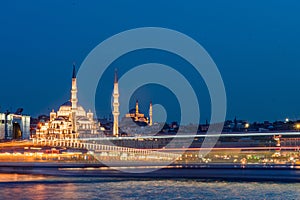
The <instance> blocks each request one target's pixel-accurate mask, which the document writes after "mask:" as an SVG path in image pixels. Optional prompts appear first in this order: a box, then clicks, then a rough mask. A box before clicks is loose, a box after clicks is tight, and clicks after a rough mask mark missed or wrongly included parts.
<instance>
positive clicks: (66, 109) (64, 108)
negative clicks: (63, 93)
mask: <svg viewBox="0 0 300 200" xmlns="http://www.w3.org/2000/svg"><path fill="white" fill-rule="evenodd" d="M71 111H72V102H71V101H67V102H65V103H63V104H62V105H61V106H60V107H59V110H58V112H57V115H58V116H69V115H70V112H71ZM76 116H78V117H85V116H86V112H85V110H84V109H83V107H82V106H80V105H77V112H76Z"/></svg>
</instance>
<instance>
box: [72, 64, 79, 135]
mask: <svg viewBox="0 0 300 200" xmlns="http://www.w3.org/2000/svg"><path fill="white" fill-rule="evenodd" d="M77 102H78V99H77V80H76V69H75V64H73V75H72V89H71V103H72V108H71V120H72V133H77V124H76V112H77Z"/></svg>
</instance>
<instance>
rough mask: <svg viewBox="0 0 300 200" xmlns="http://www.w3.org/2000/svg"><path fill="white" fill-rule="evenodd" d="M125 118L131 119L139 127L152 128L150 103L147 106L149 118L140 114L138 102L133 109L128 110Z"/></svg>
mask: <svg viewBox="0 0 300 200" xmlns="http://www.w3.org/2000/svg"><path fill="white" fill-rule="evenodd" d="M125 118H131V119H132V120H133V121H134V122H136V123H138V124H141V125H142V124H144V125H148V126H152V102H150V106H149V118H148V117H145V115H144V114H143V113H140V110H139V102H138V101H136V103H135V109H132V110H130V111H129V113H127V114H126V115H125Z"/></svg>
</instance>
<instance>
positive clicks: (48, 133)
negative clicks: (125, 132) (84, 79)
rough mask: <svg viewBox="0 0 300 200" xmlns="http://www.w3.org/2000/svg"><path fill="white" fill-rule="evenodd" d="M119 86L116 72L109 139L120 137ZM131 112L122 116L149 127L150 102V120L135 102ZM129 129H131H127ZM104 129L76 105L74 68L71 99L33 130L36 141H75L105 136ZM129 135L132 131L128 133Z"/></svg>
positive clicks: (150, 120)
mask: <svg viewBox="0 0 300 200" xmlns="http://www.w3.org/2000/svg"><path fill="white" fill-rule="evenodd" d="M119 106H120V104H119V86H118V75H117V71H115V76H114V90H113V112H112V114H113V117H114V118H113V120H114V121H113V127H112V136H114V137H119V136H120V134H119V115H120V112H119ZM133 110H134V112H129V113H128V114H126V115H125V118H126V119H130V118H131V119H132V120H133V121H134V122H136V123H137V124H138V125H142V126H149V127H150V126H152V103H150V109H149V118H148V117H145V115H144V114H142V113H140V112H139V107H138V101H137V102H136V108H135V109H133ZM129 128H130V127H129ZM103 131H104V128H103V127H101V125H100V123H99V122H98V121H97V120H95V119H94V114H93V113H92V112H91V111H90V110H89V111H88V112H86V111H85V110H84V108H83V107H82V106H80V105H79V104H78V98H77V78H76V69H75V66H74V65H73V75H72V88H71V99H70V100H69V101H67V102H65V103H64V104H62V105H61V106H60V107H59V109H58V111H57V112H55V111H54V110H52V111H51V112H50V119H49V120H48V121H45V122H39V123H38V125H37V129H36V137H37V138H45V139H46V138H47V139H55V138H56V139H75V138H78V137H79V138H85V137H100V136H104V133H103ZM130 132H131V131H130Z"/></svg>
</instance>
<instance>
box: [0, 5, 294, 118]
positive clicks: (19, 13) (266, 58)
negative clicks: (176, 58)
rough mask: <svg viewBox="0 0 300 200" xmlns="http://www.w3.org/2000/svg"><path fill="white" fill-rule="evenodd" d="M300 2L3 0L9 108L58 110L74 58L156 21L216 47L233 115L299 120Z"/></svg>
mask: <svg viewBox="0 0 300 200" xmlns="http://www.w3.org/2000/svg"><path fill="white" fill-rule="evenodd" d="M299 10H300V3H299V2H298V1H279V0H274V1H238V0H236V1H221V0H220V1H215V0H212V1H155V0H154V1H149V2H142V1H105V2H104V1H79V0H72V1H68V0H65V1H59V0H57V1H55V0H52V1H30V0H29V1H13V0H12V1H7V2H3V1H2V2H1V6H0V26H1V28H0V44H1V45H0V61H1V65H0V66H1V67H0V68H1V73H0V85H1V93H0V106H1V111H4V110H6V109H12V110H16V109H17V108H18V107H23V108H24V112H25V113H28V114H30V115H33V116H37V115H39V114H42V113H48V112H49V109H52V108H55V109H56V108H57V107H58V106H59V105H60V104H62V103H63V102H65V101H66V100H68V99H69V96H70V76H71V68H72V63H73V62H74V61H75V62H76V63H77V65H78V66H79V65H80V64H81V62H82V61H83V60H84V58H85V57H86V56H87V54H88V53H89V52H90V51H91V50H92V49H93V48H94V47H95V46H96V45H98V44H99V43H100V42H101V41H103V40H105V39H107V38H108V37H110V36H112V35H114V34H117V33H119V32H121V31H125V30H128V29H132V28H137V27H146V26H156V27H165V28H170V29H174V30H177V31H180V32H182V33H184V34H187V35H188V36H190V37H192V38H194V39H195V40H196V41H197V42H199V43H200V44H201V45H202V46H203V47H204V48H205V49H206V50H207V51H208V53H209V54H210V55H211V57H212V58H213V59H214V61H215V63H216V64H217V66H218V68H219V70H220V72H221V75H222V77H223V80H224V84H225V87H226V92H227V99H228V103H227V105H228V112H227V118H230V119H232V118H234V116H237V117H238V118H243V119H248V120H250V121H256V120H258V121H261V120H282V119H284V118H285V117H289V118H291V119H297V118H299V119H300V104H299V102H300V91H299V85H300V51H299V47H300V39H299V36H300V16H299V15H300V14H299ZM203 107H206V108H204V111H206V110H207V113H209V109H208V107H209V105H203ZM105 112H106V111H105ZM201 114H202V113H201ZM207 115H208V114H207ZM207 117H208V116H205V114H204V118H207ZM204 118H203V119H204Z"/></svg>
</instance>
